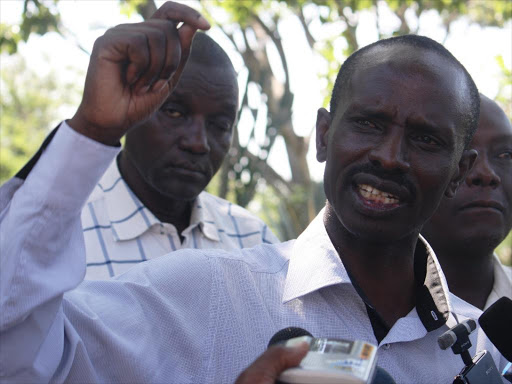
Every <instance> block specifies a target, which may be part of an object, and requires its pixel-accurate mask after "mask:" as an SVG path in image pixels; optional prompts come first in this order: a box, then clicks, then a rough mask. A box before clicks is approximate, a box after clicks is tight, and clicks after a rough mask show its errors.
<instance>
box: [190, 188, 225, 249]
mask: <svg viewBox="0 0 512 384" xmlns="http://www.w3.org/2000/svg"><path fill="white" fill-rule="evenodd" d="M213 209H214V207H213V205H212V204H208V193H207V192H204V191H203V192H201V193H200V194H199V196H197V198H196V201H195V203H194V207H193V208H192V214H191V217H190V224H191V226H195V225H198V226H199V228H201V231H202V232H203V235H205V236H206V237H207V238H208V239H210V240H213V241H220V238H219V232H218V229H217V225H216V224H215V213H214V212H213V211H212V210H213Z"/></svg>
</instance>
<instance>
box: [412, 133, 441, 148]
mask: <svg viewBox="0 0 512 384" xmlns="http://www.w3.org/2000/svg"><path fill="white" fill-rule="evenodd" d="M412 138H413V140H416V141H418V142H420V143H422V144H427V145H432V146H434V145H436V146H437V145H439V141H438V140H436V139H435V138H433V137H432V136H430V135H415V136H413V137H412Z"/></svg>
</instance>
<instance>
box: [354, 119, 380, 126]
mask: <svg viewBox="0 0 512 384" xmlns="http://www.w3.org/2000/svg"><path fill="white" fill-rule="evenodd" d="M357 124H359V125H362V126H365V127H368V128H377V126H376V125H375V124H374V123H372V122H371V121H369V120H357Z"/></svg>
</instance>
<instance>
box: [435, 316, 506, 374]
mask: <svg viewBox="0 0 512 384" xmlns="http://www.w3.org/2000/svg"><path fill="white" fill-rule="evenodd" d="M475 329H476V322H475V320H473V319H468V320H464V321H462V322H461V323H459V324H457V325H455V326H454V327H452V328H450V329H449V330H448V331H446V332H445V333H443V334H442V335H441V336H439V338H438V339H437V342H438V344H439V347H440V348H441V349H442V350H445V349H448V348H450V347H451V348H452V351H453V353H455V354H456V355H461V357H462V360H463V361H464V367H463V368H462V370H461V371H460V373H459V374H458V375H456V376H455V378H454V380H453V384H480V383H486V384H502V380H501V376H500V373H499V372H498V368H496V364H495V363H494V360H493V359H492V357H491V355H490V354H489V352H487V351H485V350H484V351H480V352H478V353H477V354H476V355H475V356H474V357H473V358H472V357H471V355H470V354H469V352H468V350H469V348H470V347H471V341H470V340H469V335H470V333H471V332H473V331H474V330H475Z"/></svg>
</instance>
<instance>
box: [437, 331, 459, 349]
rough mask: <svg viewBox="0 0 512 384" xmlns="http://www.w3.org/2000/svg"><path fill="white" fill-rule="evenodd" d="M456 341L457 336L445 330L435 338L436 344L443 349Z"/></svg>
mask: <svg viewBox="0 0 512 384" xmlns="http://www.w3.org/2000/svg"><path fill="white" fill-rule="evenodd" d="M456 341H457V336H456V335H455V333H453V332H452V331H447V332H445V333H443V334H442V335H441V336H439V337H438V338H437V344H439V348H441V349H442V350H443V351H444V350H445V349H448V348H450V347H451V346H452V345H453V344H455V342H456Z"/></svg>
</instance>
